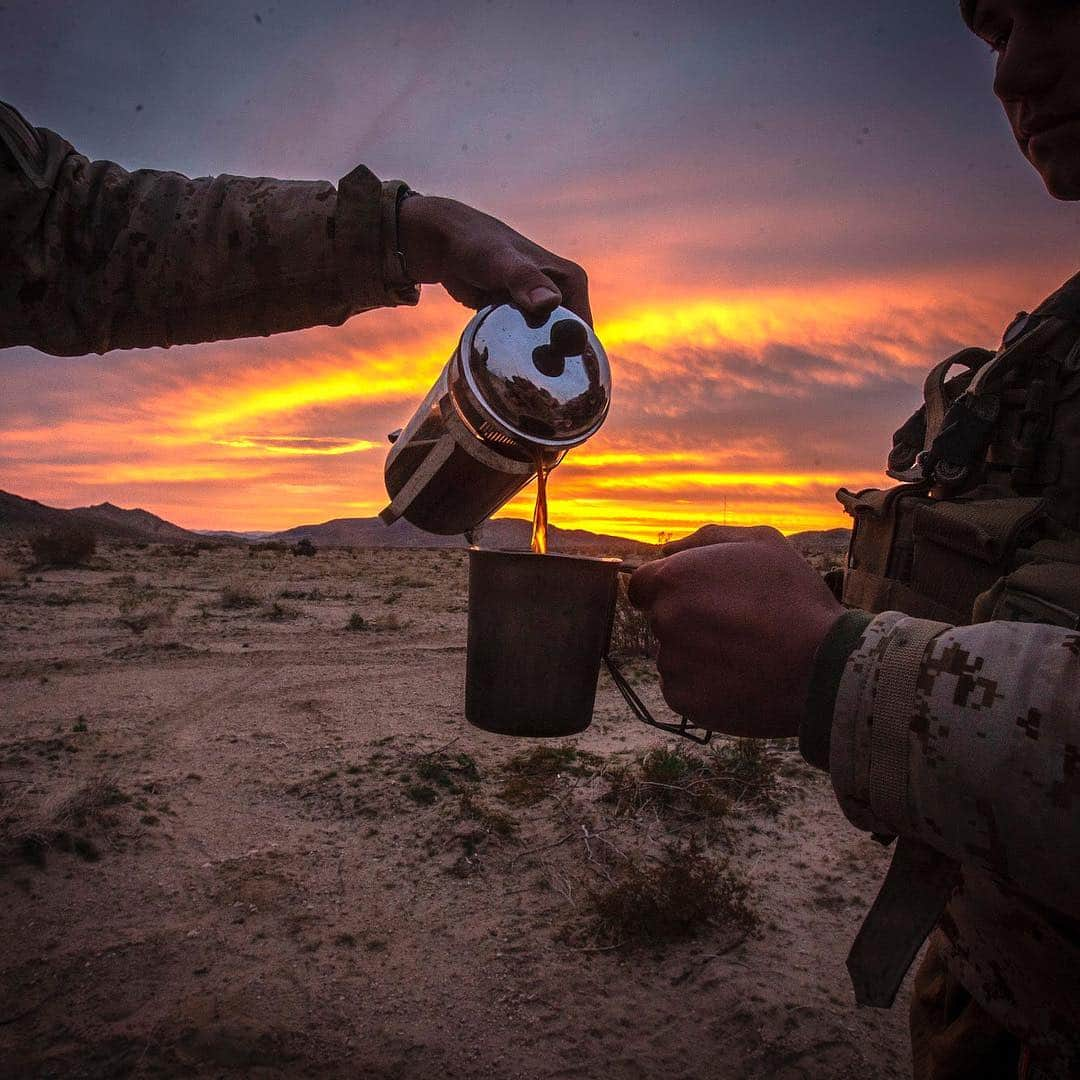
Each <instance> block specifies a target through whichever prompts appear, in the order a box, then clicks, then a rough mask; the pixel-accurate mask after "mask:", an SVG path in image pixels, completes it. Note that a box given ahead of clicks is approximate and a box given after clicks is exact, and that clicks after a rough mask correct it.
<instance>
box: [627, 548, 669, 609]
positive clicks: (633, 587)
mask: <svg viewBox="0 0 1080 1080" xmlns="http://www.w3.org/2000/svg"><path fill="white" fill-rule="evenodd" d="M660 570H661V564H660V561H659V560H657V561H656V562H651V563H646V564H645V565H644V566H642V567H640V568H639V569H637V570H635V571H634V572H633V574H631V575H630V580H629V582H627V585H626V596H627V599H628V600H629V601H630V603H631V604H633V605H634V607H636V608H650V607H652V605H653V604H654V603H655V601H656V596H657V593H658V592H659V590H660Z"/></svg>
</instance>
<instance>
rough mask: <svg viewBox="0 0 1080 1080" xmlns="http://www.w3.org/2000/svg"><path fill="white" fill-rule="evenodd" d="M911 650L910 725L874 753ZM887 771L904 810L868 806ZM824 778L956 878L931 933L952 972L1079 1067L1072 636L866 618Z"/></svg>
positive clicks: (1076, 672)
mask: <svg viewBox="0 0 1080 1080" xmlns="http://www.w3.org/2000/svg"><path fill="white" fill-rule="evenodd" d="M1063 572H1065V571H1064V570H1063ZM920 636H921V637H922V638H923V640H926V638H927V637H928V638H929V643H928V644H927V645H926V647H925V652H923V653H922V656H921V659H917V660H916V661H915V663H916V665H917V668H916V669H915V670H913V671H910V672H908V675H910V676H911V678H910V679H909V685H910V686H911V688H912V693H911V699H910V701H909V702H907V703H906V709H907V715H908V716H909V718H910V722H909V723H908V724H907V725H906V726H905V728H904V730H903V731H902V732H901V734H900V736H899V739H900V741H899V742H898V743H896V744H895V745H892V746H884V747H883V746H882V743H881V731H880V730H879V731H878V733H877V738H876V739H875V732H874V728H875V719H876V718H879V717H880V715H881V713H882V709H883V702H882V701H881V700H880V695H881V694H882V692H883V690H882V688H883V686H884V685H885V684H886V683H889V684H890V685H895V681H896V680H895V675H896V672H895V671H892V670H891V669H890V665H895V664H896V663H897V662H907V663H910V660H908V661H904V660H903V659H902V654H903V649H902V648H901V647H900V646H902V645H903V643H904V642H906V641H909V640H918V639H919V637H920ZM890 707H893V705H892V704H890ZM895 760H900V761H901V762H902V763H903V766H904V774H905V778H904V782H903V785H902V798H900V799H899V800H889V799H887V798H883V797H882V795H881V793H880V792H879V791H876V790H875V788H876V787H877V786H878V785H879V783H880V777H879V776H876V775H875V772H876V770H880V769H881V768H882V766H883V763H886V762H889V761H895ZM830 772H831V775H832V780H833V785H834V788H835V790H836V794H837V796H838V798H839V800H840V803H841V805H842V807H843V809H844V812H845V814H846V815H847V816H848V818H849V819H850V820H851V821H852V822H853V823H854V824H855V825H856V826H858V827H859V828H861V829H865V830H868V831H871V832H874V833H879V834H887V835H899V836H901V837H905V838H908V839H912V840H916V841H920V842H922V843H925V844H927V845H930V846H931V847H933V848H935V849H936V850H937V851H939V852H941V853H943V854H944V855H946V856H948V857H949V858H951V859H954V860H956V861H957V862H958V863H959V864H960V867H961V884H960V886H959V888H958V889H957V890H956V891H955V892H954V893H953V894H952V896H951V899H950V901H949V905H948V907H947V909H946V913H945V916H944V918H943V919H942V921H941V924H940V925H941V930H942V931H943V937H942V939H941V940H942V943H943V944H942V948H943V951H944V954H945V962H946V964H947V965H948V967H949V969H950V970H951V971H952V972H953V973H954V974H955V975H956V976H957V977H958V978H959V979H960V981H961V982H962V983H963V985H964V986H965V987H966V988H967V989H968V990H969V991H970V992H971V993H972V995H973V996H974V997H975V998H976V1000H977V1001H978V1002H979V1003H980V1004H981V1005H982V1006H983V1007H984V1008H985V1009H986V1010H987V1012H989V1013H990V1015H991V1016H993V1017H994V1018H995V1019H996V1020H998V1022H999V1023H1001V1024H1003V1025H1004V1026H1005V1027H1007V1028H1008V1029H1009V1030H1010V1031H1012V1032H1014V1033H1015V1034H1016V1035H1018V1036H1019V1037H1020V1038H1022V1039H1024V1040H1025V1041H1026V1042H1027V1043H1028V1044H1029V1045H1030V1046H1031V1047H1032V1048H1033V1049H1034V1050H1035V1051H1036V1052H1038V1053H1039V1054H1040V1055H1043V1056H1046V1057H1048V1058H1049V1059H1051V1060H1056V1061H1058V1062H1061V1061H1062V1060H1064V1059H1065V1058H1067V1057H1070V1056H1072V1055H1074V1054H1075V1053H1076V1049H1077V1048H1076V1040H1077V1037H1078V1032H1080V923H1078V922H1077V920H1078V919H1080V858H1078V852H1080V633H1078V632H1077V631H1075V630H1070V629H1065V628H1061V627H1056V626H1049V625H1040V624H1033V623H1012V622H1003V621H994V622H987V623H980V624H976V625H973V626H963V627H943V626H942V625H941V624H935V623H930V622H928V621H926V620H922V619H915V618H911V617H909V616H906V615H903V614H901V613H899V612H895V611H892V612H885V613H883V614H881V615H879V616H877V617H876V618H875V619H874V620H873V621H872V622H871V623H870V624H869V625H868V627H867V628H866V631H865V632H864V635H863V637H862V639H861V641H860V643H859V645H858V646H857V647H856V649H855V651H854V653H853V654H852V655H851V657H850V659H849V661H848V664H847V667H846V668H845V671H844V675H843V677H842V679H841V683H840V687H839V691H838V696H837V702H836V710H835V715H834V721H833V732H832V741H831V746H830ZM884 809H888V810H889V816H883V814H882V811H883V810H884ZM1061 1068H1062V1069H1065V1070H1067V1069H1068V1066H1066V1065H1061ZM1046 1075H1054V1073H1052V1072H1048V1073H1047V1074H1046ZM1060 1075H1070V1073H1069V1072H1068V1071H1064V1072H1061V1073H1060Z"/></svg>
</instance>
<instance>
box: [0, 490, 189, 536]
mask: <svg viewBox="0 0 1080 1080" xmlns="http://www.w3.org/2000/svg"><path fill="white" fill-rule="evenodd" d="M64 525H84V526H87V527H88V528H91V529H93V530H94V532H95V533H96V534H97V535H98V536H99V537H102V538H106V539H110V540H130V541H132V542H139V541H143V542H149V543H158V544H183V543H191V542H193V541H195V540H198V539H200V537H199V534H198V533H196V532H192V531H190V530H189V529H181V528H180V526H179V525H173V524H172V522H170V521H166V520H165V519H164V518H159V517H158V516H157V515H156V514H151V513H150V512H149V511H148V510H124V509H122V508H121V507H119V506H113V504H112V503H107V502H105V503H100V504H98V505H97V506H82V507H79V509H77V510H58V509H57V508H56V507H54V506H46V505H45V504H44V503H39V502H35V501H34V500H33V499H24V498H22V497H21V496H19V495H11V494H9V493H8V492H6V491H0V536H5V537H18V538H25V537H28V536H34V535H36V534H37V533H40V532H45V531H46V530H47V529H53V528H59V527H61V526H64Z"/></svg>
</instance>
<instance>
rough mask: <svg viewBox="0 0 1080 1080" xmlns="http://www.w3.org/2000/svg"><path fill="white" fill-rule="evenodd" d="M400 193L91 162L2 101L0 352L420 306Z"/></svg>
mask: <svg viewBox="0 0 1080 1080" xmlns="http://www.w3.org/2000/svg"><path fill="white" fill-rule="evenodd" d="M404 188H405V185H404V184H403V183H402V182H400V181H391V182H388V183H380V182H379V180H378V179H376V177H375V176H374V175H373V174H372V173H371V172H370V171H369V170H368V169H366V168H364V167H363V166H359V167H357V168H356V169H354V170H353V171H352V172H351V173H349V174H348V176H346V177H344V179H342V180H341V182H340V183H339V185H338V187H337V189H336V190H335V188H334V187H333V185H331V184H328V183H326V182H323V181H313V182H309V181H289V180H271V179H266V178H248V177H242V176H217V177H202V178H200V179H196V180H189V179H188V178H187V177H186V176H181V175H180V174H179V173H172V172H154V171H150V170H145V169H141V170H138V171H136V172H128V171H127V170H125V169H122V168H121V167H120V166H119V165H115V164H113V163H112V162H109V161H94V162H92V161H89V160H87V159H86V158H85V157H83V156H82V155H81V154H77V153H76V152H75V151H74V149H72V147H71V146H70V144H68V143H67V142H65V141H64V140H63V139H62V138H60V136H59V135H56V134H55V133H53V132H51V131H47V130H45V129H44V128H34V127H31V126H30V125H29V124H27V123H26V121H25V120H23V118H22V117H21V116H20V115H19V114H18V113H17V112H16V111H15V110H14V109H13V108H11V107H10V106H8V105H5V104H3V103H2V102H0V347H3V346H8V345H32V346H34V347H35V348H38V349H42V350H43V351H45V352H49V353H54V354H56V355H65V356H77V355H81V354H84V353H90V352H97V353H103V352H105V351H107V350H109V349H118V348H141V347H145V346H151V345H163V346H168V345H177V344H184V343H189V342H198V341H214V340H220V339H222V338H236V337H248V336H252V335H256V334H274V333H278V332H280V331H284V330H297V329H300V328H302V327H307V326H314V325H317V324H327V325H331V326H337V325H339V324H340V323H342V322H344V321H345V320H346V319H348V318H349V317H350V316H352V315H355V314H357V313H358V312H361V311H366V310H368V309H370V308H374V307H382V306H388V305H396V304H415V303H416V302H417V300H418V298H419V290H418V288H417V287H416V285H415V284H413V283H412V282H411V281H409V280H408V279H407V277H406V276H405V267H404V262H403V259H402V258H401V256H400V254H399V251H398V243H397V213H396V210H397V203H398V199H399V196H400V194H401V193H402V191H403V189H404Z"/></svg>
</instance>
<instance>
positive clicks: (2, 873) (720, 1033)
mask: <svg viewBox="0 0 1080 1080" xmlns="http://www.w3.org/2000/svg"><path fill="white" fill-rule="evenodd" d="M7 576H8V577H9V579H10V580H8V581H7V582H6V583H0V612H2V619H0V646H2V651H0V713H2V718H0V842H2V852H0V897H2V903H3V911H4V917H3V928H2V939H0V1073H2V1074H3V1075H4V1076H10V1077H15V1076H19V1077H21V1076H47V1077H51V1076H56V1077H61V1076H62V1077H106V1076H185V1077H186V1076H252V1077H271V1076H318V1077H338V1076H342V1077H345V1076H348V1077H388V1078H389V1077H400V1078H412V1077H425V1078H427V1077H489V1076H490V1077H508V1078H509V1077H520V1078H531V1077H589V1078H591V1077H611V1078H622V1077H642V1078H646V1077H657V1076H663V1077H666V1078H672V1080H675V1078H680V1077H685V1078H691V1077H693V1078H705V1077H770V1078H773V1077H775V1078H788V1077H792V1078H793V1077H814V1078H830V1077H859V1078H861V1080H865V1078H871V1077H902V1076H906V1075H908V1073H909V1058H908V1050H907V1045H906V1038H905V1027H906V1020H905V1004H906V991H905V993H904V994H903V995H902V998H901V1001H900V1004H899V1005H898V1006H897V1007H896V1008H895V1009H894V1010H892V1011H891V1012H875V1011H869V1010H859V1009H856V1007H855V1006H854V1003H853V1000H852V993H851V990H850V987H849V985H848V982H847V979H846V975H845V972H844V967H843V960H844V956H845V954H846V951H847V948H848V945H849V944H850V941H851V939H852V937H853V935H854V933H855V931H856V929H857V927H858V924H859V921H860V918H861V916H862V914H863V912H864V911H865V909H866V908H867V906H868V905H869V902H870V900H871V899H872V896H873V893H874V889H875V886H876V883H877V882H878V881H879V879H880V878H881V876H882V875H883V873H884V869H885V866H886V859H887V853H886V852H884V851H883V850H882V849H881V848H879V847H878V845H876V844H875V843H874V842H873V841H871V840H870V839H869V838H867V837H864V836H862V835H860V834H859V833H857V832H856V831H855V830H853V829H852V828H850V827H849V826H848V825H847V824H846V822H845V821H844V819H843V817H842V815H841V814H840V811H839V810H838V808H837V806H836V804H835V802H834V800H833V799H832V797H831V794H830V791H829V788H828V783H827V780H826V779H825V778H824V777H822V776H819V775H816V774H814V773H813V772H812V771H811V770H810V769H809V768H808V767H807V766H805V765H804V764H802V763H801V759H799V757H798V755H797V753H792V752H791V750H790V749H789V748H784V747H777V748H776V749H775V750H774V751H773V754H772V759H771V760H772V762H773V764H774V765H775V768H776V775H777V777H778V780H777V783H778V785H779V786H778V789H777V790H778V792H779V803H780V807H779V810H778V811H777V812H776V813H775V814H774V813H771V812H769V810H768V809H766V808H763V807H762V806H760V805H758V804H757V802H756V801H755V799H754V797H753V793H752V792H751V793H750V794H748V795H747V796H746V797H739V796H736V798H735V802H734V805H733V806H732V807H731V808H730V810H728V811H727V812H722V813H721V812H718V813H717V814H714V815H712V816H711V817H709V816H706V818H700V817H695V816H694V815H689V816H687V815H682V814H672V813H668V812H662V809H661V808H660V807H658V806H657V805H651V804H647V805H645V806H643V807H641V808H639V809H637V810H636V811H634V812H630V813H619V812H618V810H619V808H618V806H616V805H615V804H613V803H612V802H611V801H610V798H609V797H606V796H607V793H608V792H610V789H611V781H610V776H611V775H612V770H615V771H617V770H618V767H619V765H620V763H622V764H627V763H630V764H632V763H633V762H635V761H639V760H640V759H641V756H642V754H643V753H644V752H645V751H647V750H648V749H649V748H650V747H653V746H656V745H664V742H663V740H662V739H658V738H657V737H656V735H655V734H654V733H652V732H651V731H650V729H648V728H646V727H644V726H642V725H640V724H637V723H636V722H634V721H632V720H631V719H630V718H629V716H628V713H627V711H626V709H625V706H624V705H623V704H622V702H621V700H620V699H619V698H618V697H617V695H616V692H615V690H614V688H613V687H612V686H611V684H610V683H609V682H608V680H607V678H606V676H605V677H604V678H603V680H602V682H601V686H600V691H599V695H598V699H597V708H596V718H595V721H594V723H593V725H592V727H591V728H590V729H589V730H588V731H587V732H585V733H584V734H583V735H582V736H580V737H579V738H577V739H576V740H573V742H572V745H576V746H577V748H578V749H579V750H581V751H585V752H587V753H586V755H585V756H583V757H582V758H581V759H580V760H578V762H577V764H575V765H572V766H569V767H568V768H567V769H566V770H564V771H563V770H560V771H558V772H553V773H551V774H550V775H546V776H542V777H541V778H540V779H538V780H536V781H535V782H534V783H532V785H531V787H529V786H527V788H526V790H524V791H521V790H517V789H515V787H514V785H513V782H512V781H513V780H514V778H515V775H516V774H515V772H514V766H513V759H514V758H515V755H518V754H520V753H521V752H522V751H523V750H528V749H529V748H530V747H531V746H532V745H535V744H531V743H523V742H521V741H516V740H511V739H505V738H500V737H497V736H493V735H487V734H485V733H482V732H479V731H476V730H474V729H472V728H470V727H469V726H468V725H467V724H466V723H465V721H464V718H463V715H462V696H463V675H464V659H465V650H464V645H465V604H466V598H465V555H464V553H461V552H443V553H438V552H408V551H401V552H394V551H387V552H358V553H355V554H349V553H336V552H320V553H319V554H318V555H317V556H315V557H314V558H298V557H294V556H292V555H290V554H287V553H277V554H273V553H266V554H258V555H255V556H248V555H247V553H246V552H245V551H244V550H241V549H227V550H217V551H204V552H200V553H197V554H188V555H179V554H176V553H175V552H172V553H170V552H169V551H168V549H160V550H159V549H155V548H150V549H147V550H141V551H136V550H134V549H131V548H127V549H113V550H106V551H104V552H102V553H100V554H99V555H98V556H97V558H96V563H95V568H93V569H87V570H65V571H61V570H50V571H44V572H42V573H40V574H33V573H32V574H31V575H30V576H29V578H28V579H27V580H26V581H25V582H24V581H23V578H22V575H21V574H19V575H14V574H11V573H10V571H9V573H8V575H7ZM283 593H284V594H285V595H284V596H282V595H281V594H283ZM245 602H247V603H249V606H242V605H243V604H244V603H245ZM230 604H232V605H236V606H229V605H230ZM275 604H276V607H275ZM354 614H358V616H359V618H358V619H356V620H353V621H354V624H357V623H359V622H360V620H363V626H364V627H365V628H364V629H355V630H349V629H346V626H347V624H348V623H349V621H350V619H351V618H352V616H353V615H354ZM633 672H634V675H633V677H634V678H635V679H636V681H637V685H638V689H639V692H640V693H641V694H642V695H643V696H645V697H646V698H647V699H648V700H649V701H650V702H651V703H652V704H654V705H658V704H659V695H658V692H657V688H656V679H655V674H654V672H652V671H651V670H650V668H649V665H648V664H647V662H645V661H640V662H638V663H637V664H636V665H633ZM670 742H671V740H668V743H670ZM462 755H465V756H462ZM590 755H596V757H595V758H593V757H592V756H590ZM690 835H693V836H695V837H697V838H699V839H700V840H701V841H702V842H703V843H704V844H705V845H706V848H707V852H708V854H709V855H710V856H713V857H716V858H720V859H727V860H728V866H729V868H730V870H731V871H733V872H734V874H735V875H736V876H739V877H743V878H745V879H746V880H747V881H748V882H749V885H750V904H751V905H752V906H753V908H754V909H755V910H756V912H757V923H756V928H755V929H753V930H752V931H751V932H749V933H748V932H747V930H746V928H745V927H743V926H741V925H739V924H737V923H734V922H732V921H731V920H725V919H723V918H721V919H718V920H717V921H716V922H715V923H714V924H712V925H702V926H700V929H699V933H698V934H697V935H696V936H694V937H692V938H690V939H687V940H679V941H673V942H666V943H655V942H654V943H650V942H647V941H645V942H642V941H640V940H636V939H634V938H633V937H632V936H631V937H629V938H624V939H623V940H619V936H620V935H618V934H615V935H614V936H613V935H612V934H611V933H607V934H606V935H604V934H601V933H599V932H597V931H596V930H595V923H594V921H593V918H592V916H591V914H590V912H591V907H590V904H591V902H592V898H593V897H594V896H595V895H597V892H598V890H602V889H603V888H605V887H606V886H607V885H608V884H609V883H611V882H612V881H617V880H618V879H619V875H620V874H621V873H622V872H623V870H624V868H625V867H626V866H628V865H630V864H635V865H643V866H651V865H653V864H654V862H655V860H656V858H657V857H658V853H659V852H661V851H662V850H663V848H664V846H665V845H666V844H669V843H670V842H672V841H673V840H675V839H677V838H679V837H682V838H684V839H685V837H687V836H690Z"/></svg>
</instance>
